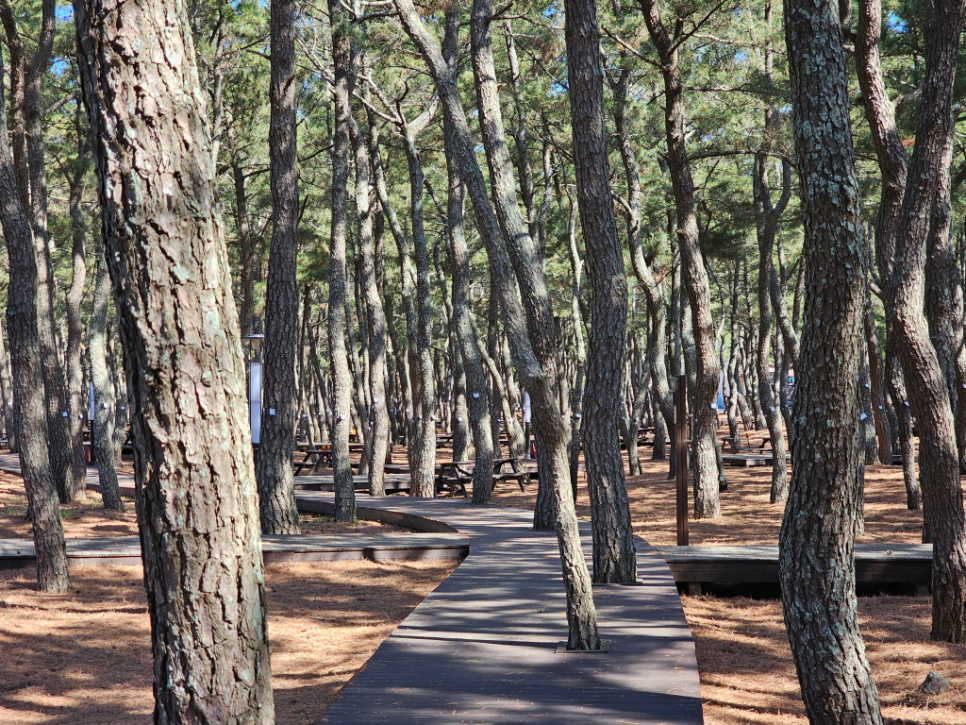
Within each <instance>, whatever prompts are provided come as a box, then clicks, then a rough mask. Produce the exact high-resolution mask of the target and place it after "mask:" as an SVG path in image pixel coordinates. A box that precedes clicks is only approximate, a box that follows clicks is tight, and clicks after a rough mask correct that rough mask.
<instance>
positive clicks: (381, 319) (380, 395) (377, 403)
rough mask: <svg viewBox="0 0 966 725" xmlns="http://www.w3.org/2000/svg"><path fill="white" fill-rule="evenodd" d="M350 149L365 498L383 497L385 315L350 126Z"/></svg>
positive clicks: (361, 145) (358, 141) (360, 142)
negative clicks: (363, 380)
mask: <svg viewBox="0 0 966 725" xmlns="http://www.w3.org/2000/svg"><path fill="white" fill-rule="evenodd" d="M352 136H353V138H352V142H353V148H354V151H355V167H356V216H357V217H358V219H359V252H360V257H361V260H360V261H361V268H360V271H361V276H362V279H361V280H360V281H361V283H362V288H363V297H364V298H365V304H366V312H367V319H368V323H369V325H368V326H369V330H368V333H369V334H368V335H366V339H367V340H368V343H369V391H370V393H371V396H372V399H371V401H370V402H371V406H372V407H371V409H370V413H369V424H370V426H369V432H370V440H369V445H370V446H371V454H370V460H369V495H370V496H383V495H385V493H386V481H385V469H386V453H387V452H388V450H389V407H388V405H387V403H386V400H387V389H386V313H385V310H384V309H383V307H382V295H381V294H380V293H379V284H378V281H377V279H376V259H375V247H374V239H373V227H372V222H373V219H372V216H373V214H372V204H371V203H370V199H369V178H370V176H371V174H370V164H369V149H368V147H367V145H366V139H365V137H364V136H363V135H362V133H361V132H360V131H359V129H357V128H355V124H353V134H352Z"/></svg>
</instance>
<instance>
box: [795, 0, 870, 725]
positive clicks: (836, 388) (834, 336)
mask: <svg viewBox="0 0 966 725" xmlns="http://www.w3.org/2000/svg"><path fill="white" fill-rule="evenodd" d="M837 10H838V5H837V3H834V2H823V3H818V4H816V3H814V2H811V1H808V2H806V1H803V0H786V2H785V36H786V42H787V47H788V55H789V59H788V60H789V68H790V75H791V81H792V98H793V101H794V112H795V117H794V118H795V124H794V127H795V148H796V152H797V157H798V158H797V161H798V167H797V168H798V175H799V179H800V184H801V187H800V195H801V200H802V216H803V218H804V222H805V244H804V248H803V252H802V255H803V256H802V261H803V264H804V270H805V289H806V297H805V307H806V309H805V322H804V325H803V328H802V339H801V349H800V352H799V355H800V358H799V366H798V368H797V369H796V370H795V373H796V386H795V387H796V390H795V401H794V404H793V408H794V411H793V415H794V418H795V420H796V445H795V447H794V448H793V449H792V457H793V464H792V485H791V489H790V494H789V499H788V504H787V506H786V507H785V516H784V518H783V520H782V528H781V536H780V549H779V569H780V576H781V583H782V606H783V609H784V613H785V627H786V629H787V631H788V639H789V642H790V643H791V648H792V654H793V656H794V658H795V666H796V669H797V670H798V681H799V684H800V685H801V691H802V699H803V700H804V702H805V710H806V712H807V713H808V718H809V721H810V722H811V723H814V724H815V725H841V724H842V723H855V724H856V725H859V724H860V723H861V724H862V725H881V723H882V717H881V715H880V714H879V698H878V693H877V691H876V687H875V682H874V681H873V680H872V673H871V671H870V669H869V664H868V661H867V660H866V657H865V648H864V645H863V643H862V638H861V636H860V634H859V629H858V617H857V613H856V596H855V552H854V542H855V538H854V537H855V519H856V516H857V515H858V511H857V507H858V493H859V486H860V485H861V481H860V480H859V462H860V461H859V458H860V454H861V451H860V446H859V436H858V425H857V423H858V417H859V410H858V404H857V403H858V394H857V390H856V387H857V380H858V351H859V344H860V341H861V336H862V327H861V326H862V316H863V308H864V303H865V290H864V286H865V277H864V275H863V274H862V273H861V271H862V270H863V268H864V261H863V259H862V257H863V254H862V246H861V244H860V239H859V238H858V236H857V232H858V231H859V228H860V225H861V219H860V217H859V189H858V182H857V180H856V175H855V162H854V159H853V154H852V132H851V124H850V121H849V93H848V79H847V76H846V71H845V55H844V53H843V50H842V39H841V35H840V30H839V18H838V12H837ZM829 602H835V603H836V604H835V606H833V607H830V606H828V603H829Z"/></svg>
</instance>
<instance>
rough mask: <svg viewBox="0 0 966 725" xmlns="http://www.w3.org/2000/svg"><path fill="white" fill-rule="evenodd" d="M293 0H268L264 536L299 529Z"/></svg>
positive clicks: (261, 459)
mask: <svg viewBox="0 0 966 725" xmlns="http://www.w3.org/2000/svg"><path fill="white" fill-rule="evenodd" d="M295 7H296V3H295V2H294V0H272V3H271V45H272V59H271V75H272V78H271V84H270V89H269V97H270V101H271V124H270V126H269V131H268V148H269V155H270V164H271V169H270V174H271V187H272V243H271V247H270V249H269V253H268V284H267V286H266V288H265V352H264V361H265V362H264V373H263V374H264V393H263V394H262V427H261V436H260V439H259V443H258V461H257V464H258V465H257V471H256V473H257V477H258V504H259V515H260V517H261V524H262V533H263V534H297V533H299V512H298V508H297V507H296V505H295V481H294V474H293V469H292V463H293V456H294V454H295V426H296V425H297V424H298V384H297V381H296V377H295V359H296V354H297V347H298V329H299V328H298V309H299V295H298V282H297V280H296V272H297V266H298V249H299V241H298V218H299V194H298V157H297V133H296V118H295V113H296V100H295V91H296V88H297V86H298V81H297V78H296V75H295Z"/></svg>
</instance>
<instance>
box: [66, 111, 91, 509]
mask: <svg viewBox="0 0 966 725" xmlns="http://www.w3.org/2000/svg"><path fill="white" fill-rule="evenodd" d="M76 125H77V132H78V136H79V137H80V134H81V133H82V131H81V126H80V123H79V122H78V123H77V124H76ZM78 145H79V146H80V148H79V149H78V158H77V159H76V161H75V162H74V163H75V169H74V173H73V175H72V177H71V178H70V179H69V188H70V201H69V204H70V219H71V234H72V236H73V240H72V242H73V244H72V246H71V260H72V265H71V272H72V274H71V280H70V288H69V289H68V291H67V356H66V362H67V395H68V405H67V409H68V411H69V413H70V418H68V420H69V421H70V422H69V424H68V430H69V432H70V451H71V459H70V465H69V467H68V472H69V475H68V485H69V486H70V488H71V491H72V494H73V497H74V498H75V499H85V498H87V460H86V456H85V455H84V403H83V395H84V368H83V365H82V364H81V347H82V337H83V334H84V330H83V327H82V325H81V302H82V301H83V299H84V284H85V282H86V280H87V259H86V258H85V252H84V242H85V240H86V238H87V226H88V218H87V214H85V212H84V209H83V202H84V189H85V188H86V184H85V183H84V182H85V176H86V173H87V172H88V171H89V168H88V167H89V162H88V160H87V159H85V158H84V157H83V154H84V150H83V147H84V146H85V145H86V144H85V142H84V141H79V142H78Z"/></svg>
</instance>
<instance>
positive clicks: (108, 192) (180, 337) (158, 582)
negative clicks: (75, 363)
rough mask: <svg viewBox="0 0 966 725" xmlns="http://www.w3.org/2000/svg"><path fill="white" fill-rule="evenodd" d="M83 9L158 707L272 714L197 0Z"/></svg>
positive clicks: (160, 717) (170, 714)
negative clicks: (197, 46)
mask: <svg viewBox="0 0 966 725" xmlns="http://www.w3.org/2000/svg"><path fill="white" fill-rule="evenodd" d="M122 11H123V12H122ZM74 20H75V22H76V24H77V38H78V46H79V51H78V60H79V65H80V67H81V77H82V80H83V88H84V99H85V103H86V105H87V110H88V114H89V117H90V123H91V138H92V144H93V146H94V160H95V166H96V168H97V171H98V176H99V181H100V183H99V185H98V190H99V196H100V205H101V214H102V222H103V228H104V238H105V240H106V247H107V249H106V256H107V260H108V265H109V268H110V272H111V279H112V282H113V285H114V296H115V299H116V300H117V304H118V314H119V317H120V327H121V334H122V341H123V344H124V360H125V368H126V371H127V377H128V380H129V381H130V384H131V385H132V387H133V390H131V391H130V392H131V395H130V400H131V403H132V406H133V419H134V456H135V458H134V461H135V469H136V472H137V473H136V485H137V488H136V495H137V510H138V525H139V529H140V533H141V553H142V559H143V563H144V582H145V590H146V593H147V600H148V611H149V613H150V615H151V642H152V649H153V653H154V695H155V712H154V720H155V722H158V723H198V722H216V721H217V722H225V723H242V722H244V723H252V724H253V725H254V724H256V723H258V724H261V723H264V724H265V725H269V723H272V722H274V715H275V713H274V703H273V696H272V683H271V667H270V661H269V646H268V635H267V617H266V604H265V584H264V567H263V564H262V555H261V539H260V536H259V526H258V501H257V490H256V484H255V470H254V464H253V461H252V447H251V439H250V437H249V433H248V425H247V421H248V406H247V405H246V402H245V362H244V358H243V356H242V350H241V342H240V339H239V330H238V315H237V313H236V311H235V303H234V299H233V297H232V284H231V272H230V269H229V264H228V252H227V249H226V247H225V242H224V238H223V236H222V232H221V225H220V221H219V219H218V218H217V216H216V215H215V213H214V209H215V207H216V203H215V197H214V186H215V184H214V181H215V169H214V168H213V165H212V164H211V161H210V155H209V150H208V138H207V131H206V128H207V121H206V118H205V114H204V107H203V105H202V102H201V98H202V95H201V88H200V86H199V82H198V75H197V71H196V69H195V65H194V60H193V59H194V57H195V50H194V46H193V43H192V36H191V31H190V28H189V25H188V13H187V8H186V7H185V5H184V4H183V3H181V2H173V3H160V2H157V1H156V0H128V1H127V2H124V3H122V4H119V3H116V2H114V0H108V2H104V1H103V0H86V1H85V2H81V0H78V1H77V2H76V3H75V4H74ZM131 38H138V39H139V40H140V41H142V43H143V44H142V45H137V44H135V45H132V44H131V42H130V39H131ZM118 128H124V129H125V133H123V134H116V133H114V132H113V129H118ZM172 169H175V170H178V172H179V174H178V175H173V174H172V173H171V170H172ZM172 321H177V324H172Z"/></svg>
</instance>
